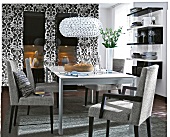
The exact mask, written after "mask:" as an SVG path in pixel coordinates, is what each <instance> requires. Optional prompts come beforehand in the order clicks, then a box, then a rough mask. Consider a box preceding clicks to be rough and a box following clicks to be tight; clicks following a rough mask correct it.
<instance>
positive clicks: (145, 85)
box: [130, 65, 159, 126]
mask: <svg viewBox="0 0 170 137" xmlns="http://www.w3.org/2000/svg"><path fill="white" fill-rule="evenodd" d="M158 68H159V66H158V65H153V66H149V67H144V68H143V69H142V72H141V75H140V79H139V82H138V86H137V92H136V96H141V97H143V99H142V102H134V103H133V108H132V112H131V116H130V121H131V123H132V124H134V125H138V126H139V125H140V124H142V123H143V122H144V121H145V120H146V119H147V118H148V117H149V116H151V113H152V106H153V101H154V95H155V89H156V82H157V73H158Z"/></svg>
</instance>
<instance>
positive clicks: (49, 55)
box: [2, 4, 99, 86]
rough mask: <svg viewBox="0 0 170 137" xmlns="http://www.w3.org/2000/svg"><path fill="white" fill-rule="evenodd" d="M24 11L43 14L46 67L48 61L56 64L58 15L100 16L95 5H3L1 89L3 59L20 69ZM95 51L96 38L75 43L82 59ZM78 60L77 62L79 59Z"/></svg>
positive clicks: (22, 49) (5, 75) (3, 68)
mask: <svg viewBox="0 0 170 137" xmlns="http://www.w3.org/2000/svg"><path fill="white" fill-rule="evenodd" d="M24 11H34V12H45V39H46V43H45V45H44V51H45V53H44V65H48V63H49V62H50V63H51V62H52V64H55V65H57V64H56V63H57V61H56V60H57V59H58V57H57V46H56V40H55V34H56V33H57V32H56V28H55V17H56V14H57V13H78V16H80V17H87V16H88V17H95V18H98V17H99V5H98V4H2V86H7V85H8V82H7V80H8V79H7V73H6V64H5V60H9V59H13V60H16V61H17V63H18V68H19V69H23V56H24V47H23V30H24V28H23V24H24V17H23V13H24ZM97 51H98V50H97V38H81V39H79V40H78V46H77V53H78V54H80V55H82V56H85V55H87V54H89V52H90V54H92V55H97ZM78 54H77V55H78ZM77 60H78V61H80V59H79V58H78V57H77ZM92 64H93V65H94V64H95V59H93V60H92Z"/></svg>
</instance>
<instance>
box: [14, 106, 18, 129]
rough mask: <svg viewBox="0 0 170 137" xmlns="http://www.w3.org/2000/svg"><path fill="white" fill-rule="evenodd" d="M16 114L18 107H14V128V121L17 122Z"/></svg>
mask: <svg viewBox="0 0 170 137" xmlns="http://www.w3.org/2000/svg"><path fill="white" fill-rule="evenodd" d="M17 113H18V106H16V107H15V115H14V126H16V121H17Z"/></svg>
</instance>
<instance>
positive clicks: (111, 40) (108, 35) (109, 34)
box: [100, 27, 122, 48]
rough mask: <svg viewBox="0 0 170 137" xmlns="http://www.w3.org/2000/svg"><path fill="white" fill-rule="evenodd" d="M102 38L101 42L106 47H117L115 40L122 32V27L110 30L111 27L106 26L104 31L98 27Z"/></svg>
mask: <svg viewBox="0 0 170 137" xmlns="http://www.w3.org/2000/svg"><path fill="white" fill-rule="evenodd" d="M100 33H101V34H102V38H103V40H104V42H103V43H102V44H103V45H104V46H105V47H106V48H115V47H117V46H116V44H117V41H118V39H119V37H120V34H121V33H122V27H119V28H118V30H114V31H113V30H112V29H111V28H109V29H108V28H106V31H104V30H103V29H100Z"/></svg>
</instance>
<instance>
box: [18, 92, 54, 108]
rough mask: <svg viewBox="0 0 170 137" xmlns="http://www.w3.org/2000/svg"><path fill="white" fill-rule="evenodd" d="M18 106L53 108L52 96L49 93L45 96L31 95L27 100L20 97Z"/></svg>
mask: <svg viewBox="0 0 170 137" xmlns="http://www.w3.org/2000/svg"><path fill="white" fill-rule="evenodd" d="M18 105H26V106H29V105H30V106H32V105H35V106H53V105H54V94H53V93H49V94H48V95H45V96H43V97H42V96H38V95H34V94H31V95H30V96H28V97H27V98H25V97H21V98H20V99H19V102H18Z"/></svg>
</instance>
